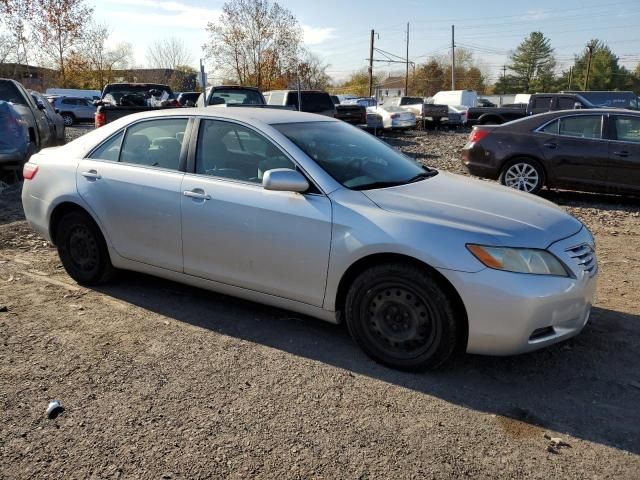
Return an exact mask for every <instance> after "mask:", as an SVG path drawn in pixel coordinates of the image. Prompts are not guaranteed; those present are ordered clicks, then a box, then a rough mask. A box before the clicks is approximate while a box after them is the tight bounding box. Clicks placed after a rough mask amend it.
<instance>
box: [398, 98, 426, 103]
mask: <svg viewBox="0 0 640 480" xmlns="http://www.w3.org/2000/svg"><path fill="white" fill-rule="evenodd" d="M422 103H424V101H423V100H422V99H421V98H418V97H405V98H403V99H402V100H401V101H400V105H420V104H422Z"/></svg>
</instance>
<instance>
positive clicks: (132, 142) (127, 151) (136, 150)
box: [120, 133, 151, 165]
mask: <svg viewBox="0 0 640 480" xmlns="http://www.w3.org/2000/svg"><path fill="white" fill-rule="evenodd" d="M150 145H151V142H150V141H149V139H148V138H147V136H146V135H143V134H141V133H134V134H133V135H127V137H126V138H125V140H124V145H123V148H122V153H121V155H120V161H121V162H129V163H137V164H141V165H148V163H147V153H148V152H149V146H150Z"/></svg>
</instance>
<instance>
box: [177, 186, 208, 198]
mask: <svg viewBox="0 0 640 480" xmlns="http://www.w3.org/2000/svg"><path fill="white" fill-rule="evenodd" d="M182 194H183V195H184V196H185V197H189V198H196V199H198V200H211V195H208V194H206V193H205V192H204V191H203V190H200V189H195V190H185V191H184V192H182Z"/></svg>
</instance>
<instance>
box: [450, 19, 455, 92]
mask: <svg viewBox="0 0 640 480" xmlns="http://www.w3.org/2000/svg"><path fill="white" fill-rule="evenodd" d="M455 89H456V41H455V27H454V26H453V25H451V90H455Z"/></svg>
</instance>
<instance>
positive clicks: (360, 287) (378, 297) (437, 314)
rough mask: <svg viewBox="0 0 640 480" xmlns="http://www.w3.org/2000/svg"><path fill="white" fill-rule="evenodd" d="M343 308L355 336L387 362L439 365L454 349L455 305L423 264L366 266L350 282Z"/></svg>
mask: <svg viewBox="0 0 640 480" xmlns="http://www.w3.org/2000/svg"><path fill="white" fill-rule="evenodd" d="M345 310H346V312H345V313H346V322H347V326H348V328H349V332H350V334H351V336H352V337H353V339H354V340H355V341H356V343H358V345H359V346H360V347H361V348H362V349H363V350H364V351H365V353H366V354H367V355H369V356H370V357H371V358H373V359H374V360H376V361H377V362H380V363H382V364H384V365H387V366H390V367H393V368H397V369H401V370H425V369H429V368H436V367H438V366H440V365H442V364H443V363H444V362H446V361H447V360H448V359H449V358H451V356H452V355H453V353H454V351H455V349H456V344H457V339H458V333H459V331H460V326H459V322H458V319H456V315H455V313H454V312H455V308H454V305H453V303H452V301H451V299H450V298H449V297H448V296H447V294H446V293H445V291H444V290H443V288H442V287H441V286H440V284H439V283H438V282H437V281H436V280H435V279H434V278H432V277H431V275H429V273H428V272H427V271H426V270H425V269H421V268H417V267H415V266H413V265H409V264H401V263H400V264H388V265H381V266H376V267H372V268H370V269H368V270H366V271H365V272H363V273H362V274H361V275H360V276H359V277H358V278H357V279H356V280H355V281H354V283H353V285H352V286H351V288H350V290H349V293H348V294H347V298H346V304H345Z"/></svg>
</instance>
